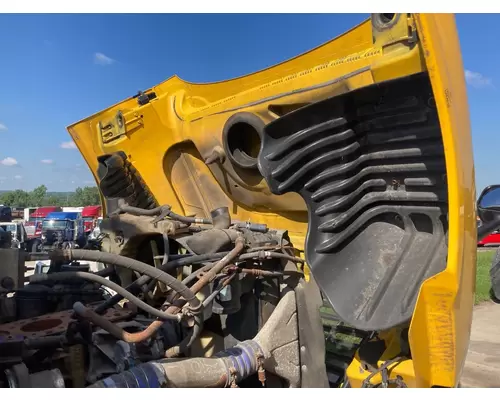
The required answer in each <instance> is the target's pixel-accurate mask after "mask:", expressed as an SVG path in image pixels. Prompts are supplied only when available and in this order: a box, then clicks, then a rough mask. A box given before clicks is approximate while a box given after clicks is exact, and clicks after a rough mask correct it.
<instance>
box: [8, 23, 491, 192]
mask: <svg viewBox="0 0 500 400" xmlns="http://www.w3.org/2000/svg"><path fill="white" fill-rule="evenodd" d="M367 16H368V14H324V15H314V14H309V15H297V14H295V15H294V14H290V15H255V14H254V15H227V14H226V15H216V14H212V15H196V14H194V15H144V14H142V15H109V14H106V15H89V14H87V15H49V14H46V15H5V14H4V15H0V54H1V61H0V93H2V96H1V97H0V139H1V142H0V143H1V144H0V190H1V189H4V190H6V189H16V188H21V189H32V188H33V187H35V186H37V185H39V184H41V183H44V184H45V185H46V186H47V187H48V188H49V190H54V191H66V190H73V189H75V188H76V187H77V186H83V185H87V184H93V183H94V182H93V179H92V176H91V174H90V172H89V171H88V169H87V167H86V165H85V163H84V162H83V159H82V158H81V156H80V155H79V153H78V151H77V150H75V149H74V148H65V147H71V146H68V142H70V140H71V139H70V137H69V135H68V133H67V131H66V126H68V125H69V124H71V123H73V122H76V121H78V120H80V119H81V118H84V117H87V116H89V115H90V114H92V113H94V112H96V111H99V110H101V109H103V108H105V107H107V106H109V105H111V104H114V103H116V102H118V101H120V100H122V99H124V98H126V97H129V96H131V95H133V94H135V93H137V91H138V90H141V89H146V88H149V87H151V86H153V85H155V84H157V83H159V82H161V81H163V80H165V79H166V78H168V77H170V76H171V75H173V74H177V75H179V76H181V77H182V78H184V79H186V80H189V81H194V82H208V81H217V80H221V79H227V78H232V77H235V76H239V75H242V74H246V73H250V72H253V71H255V70H258V69H261V68H264V67H267V66H270V65H273V64H275V63H278V62H281V61H284V60H286V59H288V58H290V57H293V56H295V55H297V54H300V53H302V52H304V51H307V50H309V49H311V48H313V47H315V46H317V45H319V44H321V43H323V42H325V41H327V40H330V39H331V38H333V37H335V36H337V35H338V34H340V33H342V32H344V31H345V30H347V29H349V28H350V27H352V26H353V25H355V24H357V23H359V22H361V21H362V20H364V19H365V18H366V17H367ZM456 18H457V25H458V30H459V35H460V41H461V47H462V55H463V60H464V66H465V68H466V77H467V81H468V99H469V106H470V112H471V123H472V131H473V145H474V157H475V165H476V185H477V189H478V192H479V191H480V190H481V189H482V188H483V187H484V186H486V185H487V184H492V183H500V176H498V175H497V173H496V172H497V171H496V168H492V167H491V166H490V167H488V165H493V162H494V160H496V159H498V158H499V157H500V135H498V133H497V129H498V127H500V104H499V102H498V100H497V96H498V94H499V86H498V82H499V80H500V72H499V71H500V70H499V68H498V65H500V64H499V61H500V60H499V58H500V55H499V53H498V52H497V51H496V45H497V43H496V42H497V41H496V37H495V35H494V34H493V31H492V28H493V27H494V26H496V25H498V24H499V23H500V15H495V14H489V15H486V14H459V15H457V17H456ZM70 144H71V143H70Z"/></svg>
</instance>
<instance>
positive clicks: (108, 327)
mask: <svg viewBox="0 0 500 400" xmlns="http://www.w3.org/2000/svg"><path fill="white" fill-rule="evenodd" d="M244 246H245V240H244V239H243V238H242V237H241V236H240V237H238V238H236V241H235V246H234V248H233V249H232V250H231V251H230V252H229V253H228V254H227V255H226V256H224V257H223V258H222V259H221V260H219V261H218V262H217V263H216V264H215V265H214V266H213V268H212V269H211V270H210V271H208V272H207V273H206V274H205V275H203V276H202V278H201V279H200V280H198V281H197V282H196V283H195V284H194V285H193V286H192V287H191V288H190V290H191V292H193V293H197V292H199V291H200V290H201V289H202V288H203V287H204V286H205V285H206V284H208V283H209V282H210V281H211V280H212V279H213V278H214V277H215V275H217V274H218V273H219V272H221V271H222V270H223V269H224V267H226V266H227V265H228V264H229V263H230V262H231V261H233V260H234V259H235V258H236V257H237V256H238V255H239V254H240V253H241V252H242V251H243V248H244ZM185 303H186V301H185V300H181V301H179V302H178V303H177V304H176V305H172V306H170V307H169V308H168V309H167V310H166V311H167V312H168V313H172V314H173V313H177V312H179V311H180V310H181V308H182V306H183V305H184V304H185ZM73 308H74V310H75V312H76V313H77V314H78V315H80V316H81V317H83V318H85V319H88V320H89V321H91V322H92V323H94V324H95V325H97V326H99V327H101V328H102V329H104V330H105V331H107V332H109V333H110V334H112V335H113V336H114V337H116V338H118V339H120V340H123V341H124V342H127V343H138V342H143V341H144V340H147V339H149V338H150V337H151V336H152V335H153V334H154V333H155V332H156V331H157V330H158V329H160V327H161V326H162V325H163V321H162V320H155V321H153V322H152V323H151V324H150V325H149V326H148V327H147V328H146V329H145V330H143V331H141V332H137V333H129V332H126V331H124V330H123V329H122V328H120V327H119V326H117V325H115V324H113V323H112V322H109V321H108V320H107V319H105V318H103V317H102V316H100V315H99V314H97V313H95V312H94V311H92V310H91V309H89V308H87V307H85V306H84V305H83V304H81V303H75V305H74V307H73ZM188 338H189V341H190V342H193V341H194V339H196V338H195V337H194V335H190V336H188ZM186 345H187V344H185V343H184V342H182V343H181V344H179V345H178V346H174V347H172V348H171V349H168V350H167V352H166V354H168V355H169V357H175V356H176V355H177V354H178V353H179V351H181V350H182V349H183V348H184V347H186Z"/></svg>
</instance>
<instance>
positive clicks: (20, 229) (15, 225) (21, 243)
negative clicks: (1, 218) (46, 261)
mask: <svg viewBox="0 0 500 400" xmlns="http://www.w3.org/2000/svg"><path fill="white" fill-rule="evenodd" d="M0 229H2V230H3V231H5V232H10V234H11V235H12V247H13V248H16V249H24V250H31V247H29V246H30V241H29V239H28V237H27V235H26V231H25V230H24V225H23V224H22V223H21V222H14V221H13V222H0Z"/></svg>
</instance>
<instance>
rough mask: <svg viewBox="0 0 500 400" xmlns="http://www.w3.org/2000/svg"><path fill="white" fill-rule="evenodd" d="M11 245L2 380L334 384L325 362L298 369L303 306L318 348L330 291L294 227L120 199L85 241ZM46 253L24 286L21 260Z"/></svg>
mask: <svg viewBox="0 0 500 400" xmlns="http://www.w3.org/2000/svg"><path fill="white" fill-rule="evenodd" d="M143 231H144V232H143ZM6 243H7V242H6ZM4 247H6V248H2V249H0V251H1V253H2V254H1V257H2V261H3V262H2V264H4V265H5V267H4V268H3V270H2V271H3V274H2V275H3V277H2V278H1V281H0V283H1V287H2V288H1V295H0V307H1V310H2V313H1V316H2V320H1V321H0V322H1V325H0V368H1V369H2V378H0V379H1V386H2V387H11V388H25V387H53V388H61V387H80V388H81V387H238V386H241V387H262V386H266V387H300V386H302V385H303V383H301V381H302V380H307V379H309V380H311V379H313V380H314V381H315V382H314V385H313V386H316V387H317V386H318V379H319V381H320V386H323V387H325V386H328V381H327V378H326V373H325V372H324V364H323V365H322V369H323V373H322V374H321V373H320V374H319V375H318V373H317V371H314V367H313V366H312V365H311V368H310V371H309V370H308V369H307V368H304V366H303V365H302V366H301V355H300V353H301V351H300V349H301V346H300V343H299V342H300V340H299V336H300V335H299V330H300V329H299V323H298V314H300V313H302V316H301V322H302V325H307V326H308V330H309V331H311V330H312V332H313V333H312V334H313V336H314V334H315V333H314V332H319V339H320V340H319V341H318V340H316V343H311V342H310V340H311V339H312V338H311V337H310V335H311V334H310V333H309V335H308V334H307V332H306V333H304V334H303V335H302V336H303V340H305V339H307V340H308V350H309V351H310V352H309V353H308V357H310V356H311V354H314V347H315V346H316V347H318V349H317V351H319V352H322V353H319V354H320V359H321V358H322V357H321V354H323V355H324V342H323V337H322V334H323V331H322V329H321V321H320V318H319V314H318V313H317V308H318V307H319V305H320V304H321V301H322V299H321V295H320V293H319V290H318V288H317V287H316V286H315V285H314V282H311V281H310V282H306V278H305V277H304V271H303V264H304V262H303V260H302V258H301V257H300V253H299V252H298V251H297V250H296V249H294V247H293V245H292V244H291V243H290V240H289V238H288V235H287V232H286V231H278V230H273V229H270V228H268V227H267V226H265V225H261V224H252V223H251V222H244V223H243V222H240V221H231V217H230V214H229V211H228V209H227V208H225V207H222V208H219V209H216V210H214V211H212V213H211V219H200V218H194V217H184V216H180V215H177V214H175V213H173V212H172V211H171V209H170V207H169V206H161V207H156V208H153V209H141V208H137V207H131V206H128V205H127V204H126V203H125V202H124V201H121V202H120V203H119V205H118V207H117V208H116V210H115V211H114V212H113V213H112V214H110V215H109V217H108V218H104V220H103V222H102V224H101V234H100V235H99V237H97V238H96V239H95V240H91V241H89V243H88V245H87V246H86V247H85V248H82V249H78V248H77V249H71V248H69V249H55V250H52V251H50V252H49V253H27V252H24V251H22V250H20V249H12V248H7V246H4ZM44 258H48V259H50V260H51V261H50V266H46V267H47V268H45V269H46V271H44V268H41V267H40V268H38V267H37V268H35V271H34V274H32V275H31V276H29V278H26V279H27V280H28V283H27V284H25V282H24V280H25V278H24V272H25V270H26V267H25V266H24V265H25V262H26V261H35V260H40V259H44ZM76 260H78V261H76ZM92 261H94V262H100V263H102V264H103V265H105V268H104V269H101V270H98V271H91V270H90V266H89V263H88V262H92ZM153 265H154V266H153ZM7 266H10V267H9V268H7ZM311 289H312V291H311ZM305 295H307V302H306V301H305ZM300 299H302V300H300ZM311 300H312V301H311ZM298 302H302V303H303V307H298ZM311 305H312V306H313V307H314V306H316V312H311V313H309V312H308V310H307V308H308V307H311ZM309 314H310V315H309ZM311 324H312V325H311ZM313 328H314V329H313ZM316 339H318V338H316ZM309 343H311V344H309ZM310 346H312V347H313V349H311V350H310V349H309V347H310ZM302 348H304V346H302ZM311 351H312V352H311ZM302 353H305V351H304V350H302ZM182 357H183V358H182ZM323 357H324V356H323ZM306 358H307V357H306ZM323 359H324V358H323ZM304 360H305V358H304ZM320 369H321V368H320ZM306 370H307V371H306ZM301 371H302V373H301Z"/></svg>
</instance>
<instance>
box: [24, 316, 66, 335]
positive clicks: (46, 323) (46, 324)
mask: <svg viewBox="0 0 500 400" xmlns="http://www.w3.org/2000/svg"><path fill="white" fill-rule="evenodd" d="M61 322H62V321H61V320H60V319H57V318H52V319H43V320H40V321H33V322H30V323H28V324H26V325H23V326H22V327H21V330H22V331H23V332H36V331H45V330H47V329H52V328H55V327H56V326H58V325H60V324H61Z"/></svg>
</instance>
